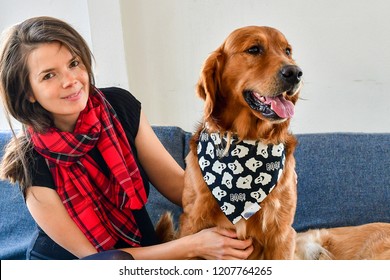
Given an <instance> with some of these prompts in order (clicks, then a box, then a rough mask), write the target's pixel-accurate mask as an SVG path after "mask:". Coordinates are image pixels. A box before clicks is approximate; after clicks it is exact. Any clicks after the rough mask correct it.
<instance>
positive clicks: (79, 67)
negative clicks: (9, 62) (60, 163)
mask: <svg viewBox="0 0 390 280" xmlns="http://www.w3.org/2000/svg"><path fill="white" fill-rule="evenodd" d="M27 65H28V68H29V71H30V75H29V80H30V84H31V88H32V91H33V95H32V96H30V97H29V100H30V101H31V102H38V103H39V104H40V105H41V106H42V107H43V108H45V109H46V110H47V111H49V112H50V113H52V115H53V118H54V124H55V125H56V126H57V127H58V128H59V129H60V130H62V131H73V129H74V127H75V125H76V121H77V118H78V116H79V114H80V112H81V111H82V110H83V109H84V108H85V106H86V104H87V100H88V94H89V75H88V72H87V71H86V69H85V66H84V64H83V62H82V61H81V59H80V58H79V57H75V56H73V55H72V54H71V53H70V51H69V50H68V49H67V48H66V47H65V46H63V45H61V44H59V43H45V44H41V45H39V46H38V47H37V48H36V49H34V50H33V51H32V52H31V53H30V55H29V57H28V60H27Z"/></svg>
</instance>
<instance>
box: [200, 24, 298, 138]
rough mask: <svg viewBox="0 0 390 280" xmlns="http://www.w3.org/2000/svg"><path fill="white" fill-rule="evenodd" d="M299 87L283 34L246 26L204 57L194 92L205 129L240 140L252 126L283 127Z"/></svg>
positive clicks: (296, 72) (295, 68) (292, 112)
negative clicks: (200, 103) (237, 136)
mask: <svg viewBox="0 0 390 280" xmlns="http://www.w3.org/2000/svg"><path fill="white" fill-rule="evenodd" d="M301 84H302V70H301V69H300V68H299V67H298V66H297V65H296V63H295V61H294V60H293V58H292V48H291V46H290V44H289V43H288V41H287V40H286V38H285V37H284V36H283V34H282V33H280V32H279V31H278V30H276V29H274V28H270V27H260V26H248V27H243V28H240V29H237V30H235V31H233V32H232V33H231V34H230V35H229V36H228V37H227V39H226V40H225V42H224V43H223V44H222V45H221V46H220V47H219V48H218V49H217V50H215V51H214V52H213V53H212V54H211V55H210V56H209V57H208V58H207V60H206V61H205V63H204V65H203V68H202V71H201V77H200V79H199V82H198V85H197V93H198V95H199V96H200V97H201V98H203V99H204V100H205V112H204V119H205V121H206V122H207V123H208V125H209V126H211V127H214V128H215V129H218V130H225V131H227V130H234V131H235V132H238V133H239V134H240V133H241V134H242V135H240V136H242V137H246V136H248V133H249V131H250V130H252V131H253V126H256V127H257V129H258V130H259V129H260V127H262V128H261V129H264V128H265V127H268V128H269V129H271V127H274V126H275V125H283V123H288V120H289V119H290V118H291V117H292V116H293V114H294V105H295V102H296V101H297V99H298V92H299V90H300V87H301ZM286 121H287V122H286ZM283 126H284V127H286V126H287V124H284V125H283Z"/></svg>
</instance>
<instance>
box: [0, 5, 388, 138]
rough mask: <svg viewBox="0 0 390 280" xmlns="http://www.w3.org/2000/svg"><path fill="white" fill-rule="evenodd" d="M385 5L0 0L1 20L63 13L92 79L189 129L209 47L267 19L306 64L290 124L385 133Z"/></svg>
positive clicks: (198, 106) (153, 118)
mask: <svg viewBox="0 0 390 280" xmlns="http://www.w3.org/2000/svg"><path fill="white" fill-rule="evenodd" d="M389 9H390V2H388V1H387V0H372V1H369V2H367V1H359V0H358V1H357V0H317V1H312V0H295V1H290V2H289V1H285V0H273V1H269V0H241V1H237V0H164V1H159V0H115V1H111V0H67V1H62V0H51V1H50V0H35V1H30V0H13V1H10V0H0V11H2V15H1V17H0V29H1V30H2V29H4V28H5V27H6V26H9V25H10V24H13V23H15V22H18V21H21V20H23V19H25V18H27V17H30V16H36V15H51V16H56V17H59V18H62V19H65V20H67V21H68V22H69V23H71V24H72V25H73V26H74V27H76V28H77V29H78V30H79V31H80V33H81V34H82V35H83V36H84V37H85V38H86V40H87V42H89V43H90V45H91V48H92V50H93V52H94V55H95V59H96V67H95V72H96V76H97V84H98V86H108V85H117V86H122V87H124V88H128V89H130V91H131V92H132V93H133V94H134V95H135V96H136V97H137V98H138V99H140V100H141V102H142V104H143V108H144V110H145V112H146V114H147V116H148V118H149V121H150V122H151V123H152V124H160V125H178V126H181V127H183V128H184V129H186V130H189V131H192V130H193V128H194V126H195V124H196V123H197V122H198V121H199V120H200V118H201V113H202V106H203V104H202V102H201V101H200V100H199V99H198V98H197V97H196V96H195V92H194V86H195V83H196V81H197V79H198V76H199V71H200V68H201V65H202V63H203V61H204V59H205V58H206V57H207V55H208V54H209V53H210V52H211V51H213V50H214V49H215V48H216V47H217V46H219V45H220V44H221V43H222V41H223V40H224V39H225V37H226V36H227V35H228V34H229V33H230V32H231V31H232V30H233V29H235V28H238V27H241V26H245V25H269V26H273V27H276V28H278V29H280V30H281V31H282V32H283V33H284V34H285V35H286V37H287V38H288V39H289V40H290V42H291V44H292V45H293V47H294V56H295V58H296V60H297V62H298V63H299V64H300V66H301V68H302V69H303V71H304V79H305V86H304V88H303V90H302V94H301V97H302V100H300V101H299V103H298V105H297V109H296V116H295V117H294V119H293V122H292V130H293V132H295V133H310V132H331V131H352V132H355V131H363V132H390V118H389V117H388V114H389V113H390V94H389V93H390V92H389V90H388V89H389V88H390V79H389V78H388V77H389V76H390V51H389V50H390V17H389V16H388V14H387V13H388V10H389ZM0 114H1V112H0ZM7 127H8V125H7V124H6V123H5V121H4V118H3V116H2V114H1V116H0V129H5V128H7Z"/></svg>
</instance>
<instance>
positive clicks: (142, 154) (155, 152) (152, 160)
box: [135, 111, 184, 206]
mask: <svg viewBox="0 0 390 280" xmlns="http://www.w3.org/2000/svg"><path fill="white" fill-rule="evenodd" d="M135 145H136V147H137V151H138V158H139V160H140V162H141V164H142V167H143V168H144V169H145V171H146V173H147V174H148V177H149V180H150V181H151V183H152V184H153V186H155V187H156V188H157V189H158V191H159V192H160V193H162V194H163V195H164V196H165V197H167V198H168V199H169V200H170V201H172V202H173V203H175V204H177V205H179V206H181V197H182V193H183V187H184V170H183V169H182V168H181V167H180V165H179V164H178V163H177V162H176V161H175V159H174V158H173V157H172V156H171V155H170V154H169V153H168V151H167V150H166V149H165V147H164V146H163V145H162V143H161V142H160V140H159V139H158V138H157V136H156V134H155V133H154V131H153V129H152V127H151V126H150V124H149V122H148V121H147V119H146V117H145V115H144V114H143V113H142V111H141V117H140V124H139V129H138V133H137V136H136V138H135Z"/></svg>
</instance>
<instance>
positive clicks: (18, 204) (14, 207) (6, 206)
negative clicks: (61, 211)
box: [0, 131, 35, 260]
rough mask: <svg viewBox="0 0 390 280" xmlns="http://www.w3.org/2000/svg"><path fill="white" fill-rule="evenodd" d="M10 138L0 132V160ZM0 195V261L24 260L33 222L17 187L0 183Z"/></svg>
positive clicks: (7, 134)
mask: <svg viewBox="0 0 390 280" xmlns="http://www.w3.org/2000/svg"><path fill="white" fill-rule="evenodd" d="M10 137H11V133H10V132H2V131H0V158H1V157H2V155H3V149H4V145H5V143H7V142H8V140H9V139H10ZM0 195H1V198H0V201H1V202H0V213H1V214H0V229H1V234H0V248H1V250H0V259H2V260H4V259H25V258H26V248H27V246H28V244H29V243H30V240H31V237H32V235H33V232H34V228H35V222H34V220H33V219H32V217H31V215H30V213H29V212H28V210H27V207H26V204H25V203H24V199H23V196H22V194H21V192H20V191H19V188H18V186H14V185H11V184H9V183H8V182H5V181H0Z"/></svg>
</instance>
